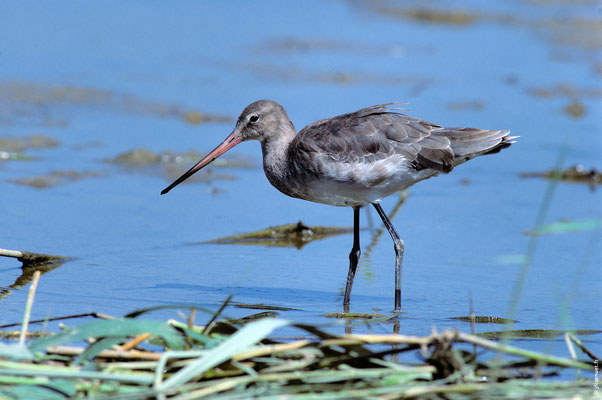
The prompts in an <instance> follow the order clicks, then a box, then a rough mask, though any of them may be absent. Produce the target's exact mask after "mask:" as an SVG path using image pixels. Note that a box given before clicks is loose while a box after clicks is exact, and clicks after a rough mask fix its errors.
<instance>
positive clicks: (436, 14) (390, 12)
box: [378, 7, 478, 26]
mask: <svg viewBox="0 0 602 400" xmlns="http://www.w3.org/2000/svg"><path fill="white" fill-rule="evenodd" d="M378 12H379V13H380V14H383V15H387V16H391V17H394V18H402V19H407V20H412V21H419V22H430V23H437V24H445V25H458V26H464V25H471V24H473V23H474V22H476V21H477V19H478V15H477V14H474V13H472V12H469V11H462V10H448V9H443V8H440V9H437V8H426V7H424V8H423V7H417V8H413V7H407V8H381V9H379V10H378Z"/></svg>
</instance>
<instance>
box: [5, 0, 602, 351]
mask: <svg viewBox="0 0 602 400" xmlns="http://www.w3.org/2000/svg"><path fill="white" fill-rule="evenodd" d="M419 4H420V6H418V5H419ZM597 7H598V6H597V3H596V2H594V1H591V2H588V1H583V2H576V3H574V2H547V1H527V0H514V1H490V2H481V1H468V2H462V3H459V2H449V3H446V4H442V3H440V2H435V1H432V2H431V1H428V2H420V3H418V2H396V1H377V2H368V1H365V2H364V1H309V2H298V3H294V4H293V3H288V2H268V1H260V2H253V3H251V2H243V1H238V2H233V3H229V5H228V6H227V7H226V6H224V5H222V4H221V3H218V2H199V3H177V4H171V3H143V2H129V3H125V4H124V3H121V2H98V3H77V4H70V5H69V6H67V5H66V4H63V3H61V2H43V3H37V2H17V1H8V2H4V3H3V5H2V8H3V11H2V14H3V19H4V22H3V23H2V24H0V37H3V38H8V39H10V40H6V41H5V42H4V43H3V45H2V48H1V53H2V60H3V62H2V68H1V69H0V186H1V187H2V189H1V190H0V209H1V210H2V216H3V223H2V226H3V228H2V234H0V247H2V248H6V249H15V250H27V251H33V252H40V253H48V254H55V255H61V256H67V257H69V258H70V259H69V260H68V261H66V262H65V263H64V264H60V265H58V266H56V267H55V268H47V267H46V268H45V270H44V272H45V273H44V274H43V276H42V278H41V280H40V284H39V287H38V290H37V295H36V301H35V305H34V308H33V312H32V318H33V319H43V318H45V317H53V316H60V315H69V314H79V313H87V312H101V313H105V314H110V315H115V316H121V315H124V314H126V313H127V312H130V311H132V310H135V309H137V308H144V307H149V306H155V305H167V304H195V305H200V306H204V307H207V308H210V309H217V308H218V307H219V305H220V304H221V302H222V301H224V300H225V299H226V298H227V296H228V295H230V294H232V295H233V298H232V302H233V303H232V304H233V305H234V306H230V307H228V308H227V309H226V310H225V311H224V314H225V315H227V316H231V317H233V318H240V317H244V316H246V315H249V314H252V313H255V312H264V311H266V309H267V310H268V311H275V312H276V313H277V314H278V315H279V316H281V317H283V318H287V319H292V320H295V321H299V322H309V323H314V324H325V325H332V326H330V328H329V329H330V330H332V331H333V332H343V331H344V330H345V329H347V330H352V331H353V332H356V333H361V332H375V333H390V332H392V331H393V330H394V329H399V331H401V332H403V333H405V334H409V335H425V334H428V333H430V332H431V330H432V329H433V328H436V329H438V330H442V329H444V328H450V327H451V328H454V327H458V328H460V329H461V330H463V331H469V330H470V323H469V322H467V321H466V319H462V318H459V319H458V318H455V317H463V316H467V315H469V313H470V311H471V309H470V303H471V302H472V308H473V310H474V312H475V314H476V315H478V316H482V318H483V319H482V322H483V323H478V324H476V329H477V331H478V332H486V331H500V330H503V325H499V324H497V323H496V322H499V319H501V318H506V317H508V318H511V319H514V320H516V321H517V322H516V323H515V324H514V325H513V329H516V330H522V331H524V332H527V331H528V330H565V329H581V330H594V331H587V332H586V333H589V334H588V335H584V336H581V339H582V340H583V342H584V343H587V345H588V346H589V347H590V349H592V350H593V351H594V352H595V353H598V354H599V353H602V335H601V334H600V333H596V331H595V330H598V329H600V328H601V327H602V318H601V317H600V311H599V310H600V297H601V295H602V272H601V268H600V267H601V263H600V260H602V252H601V246H600V232H601V231H600V218H601V204H602V190H601V188H600V186H599V171H600V169H601V168H602V165H601V162H600V161H601V160H600V153H601V151H602V136H601V134H602V123H601V121H602V108H601V107H600V101H601V98H602V86H600V75H601V74H602V72H601V71H602V68H601V66H602V59H601V57H600V56H601V52H600V49H601V47H602V43H601V42H600V38H601V37H602V32H601V29H600V25H599V21H598V20H595V15H596V13H597V12H598V11H597ZM258 10H261V12H258ZM251 15H252V16H253V18H252V20H250V19H249V16H251ZM596 37H597V39H596ZM261 98H271V99H274V100H276V101H278V102H280V103H281V104H283V105H284V107H285V108H286V109H287V111H288V113H289V116H290V117H291V119H292V121H293V122H294V123H295V126H296V128H297V129H301V128H302V127H303V126H305V125H306V124H308V123H310V122H313V121H315V120H317V119H320V118H325V117H329V116H334V115H337V114H342V113H345V112H350V111H354V110H356V109H359V108H361V107H364V106H369V105H373V104H380V103H385V102H391V101H407V102H408V104H405V105H403V107H404V108H405V109H407V110H408V111H407V113H409V114H410V115H412V116H416V117H419V118H423V119H427V120H430V121H432V122H435V123H440V124H444V125H447V126H473V127H479V128H488V129H511V130H512V133H513V134H514V135H518V136H520V139H519V140H518V142H517V143H516V144H515V145H513V146H512V147H511V148H509V149H507V150H504V151H503V152H501V153H499V154H495V155H492V156H487V157H481V158H478V159H476V160H472V161H471V162H469V163H467V164H464V165H462V166H460V167H458V168H457V169H456V170H454V171H453V172H452V174H450V175H448V176H439V177H436V178H432V179H429V180H427V181H424V182H421V183H419V184H417V185H415V186H414V187H412V188H410V190H409V191H408V193H407V199H406V200H405V202H404V203H403V205H401V207H397V206H398V203H399V202H400V197H398V196H391V197H390V198H387V199H385V200H384V201H383V203H382V204H383V208H384V209H385V211H387V212H392V211H394V210H395V209H396V208H398V209H397V210H396V213H395V215H394V218H393V219H392V221H393V223H394V224H395V226H396V228H397V230H398V232H399V233H400V235H401V236H402V237H403V238H404V240H405V243H406V252H405V258H404V269H403V287H402V304H403V310H402V314H401V316H400V317H399V319H398V320H397V323H395V324H393V323H390V322H389V323H370V320H369V319H358V320H355V322H354V323H353V325H352V326H350V325H349V324H347V325H345V324H344V323H340V324H337V323H336V322H335V321H339V320H337V319H333V318H327V317H331V316H336V315H337V314H336V313H339V312H341V311H342V291H343V289H344V285H345V278H346V274H347V267H348V253H349V250H350V248H351V244H352V235H351V232H352V231H351V225H352V221H353V219H352V215H353V213H352V210H351V209H347V208H335V207H330V206H325V205H319V204H312V203H308V202H304V201H301V200H296V199H291V198H287V197H286V196H284V195H282V194H281V193H279V192H278V191H277V190H276V189H274V188H273V187H272V186H271V185H270V184H269V182H268V181H267V180H266V179H265V176H264V174H263V171H262V169H261V152H260V148H259V145H258V144H257V143H255V142H251V143H245V144H242V145H240V146H238V147H237V148H236V149H235V150H233V151H231V152H229V153H228V154H227V155H225V156H224V157H223V158H220V160H218V161H219V162H215V163H213V164H212V165H211V166H210V167H209V168H207V169H206V170H204V171H203V172H202V173H200V174H197V175H195V178H196V180H191V181H190V182H187V183H186V184H185V185H181V186H180V187H178V188H177V190H174V191H173V192H171V193H170V194H169V195H168V196H160V195H159V192H160V191H161V189H163V188H164V187H165V186H166V185H167V184H168V183H169V182H171V181H172V180H173V179H174V178H175V177H177V176H178V175H179V174H180V173H181V172H182V171H185V170H186V169H188V168H189V167H190V166H191V165H192V164H193V163H195V162H196V161H197V160H198V157H199V156H202V155H203V154H205V153H206V152H207V151H209V150H211V149H212V148H213V147H215V146H216V145H217V144H218V143H220V142H221V140H222V139H223V138H224V137H225V136H226V135H227V134H228V133H229V132H230V131H231V129H232V127H233V125H234V123H235V120H236V118H237V116H238V114H239V113H240V111H241V110H242V109H243V107H244V106H245V105H247V104H248V103H250V102H252V101H254V100H257V99H261ZM573 165H581V166H582V168H583V169H584V170H585V171H590V172H591V173H592V174H590V175H591V176H592V180H593V182H591V181H588V180H587V179H584V178H583V177H580V178H578V179H573V182H566V181H564V180H561V181H559V182H556V181H554V180H550V179H549V178H550V177H552V176H553V174H552V173H550V172H549V171H552V170H554V169H562V170H569V169H570V168H571V167H572V166H573ZM596 173H597V175H596ZM525 175H526V176H525ZM569 175H570V174H569ZM596 176H598V178H596ZM582 178H583V179H582ZM596 179H597V180H596ZM300 221H302V222H300ZM361 221H362V228H363V229H362V232H361V244H362V250H363V253H362V258H361V260H360V266H359V270H358V275H357V277H356V282H355V285H354V288H353V292H352V297H351V312H353V313H357V314H363V315H365V314H381V315H390V313H391V310H392V308H393V267H394V253H393V248H392V243H391V240H390V238H389V236H388V234H387V232H386V230H383V228H382V226H381V224H380V222H379V218H378V216H377V215H376V214H375V213H373V212H372V210H364V211H362V220H361ZM298 223H301V224H302V225H298ZM283 225H289V226H288V227H284V229H285V231H286V229H288V231H287V232H289V233H291V232H293V235H296V236H295V237H294V239H293V241H290V242H288V243H287V242H286V241H284V242H279V241H278V240H277V239H273V238H270V239H268V238H267V237H266V236H265V232H263V233H262V234H263V235H264V236H261V235H260V237H259V238H255V240H253V241H252V242H251V243H247V244H245V243H241V239H244V238H245V236H244V235H246V234H248V233H250V232H256V231H260V230H264V229H268V228H269V230H270V231H271V230H273V229H272V228H271V227H281V226H283ZM303 227H305V228H308V229H312V228H313V231H312V232H311V233H310V232H308V231H307V229H304V228H303ZM316 227H318V228H316ZM236 235H243V236H242V238H241V237H240V236H238V237H237V236H236ZM310 236H311V237H310ZM223 238H227V240H220V239H223ZM225 241H229V243H230V244H224V242H225ZM525 264H528V269H527V270H525V269H524V266H525ZM521 271H523V272H524V271H526V275H525V276H524V280H520V279H519V277H520V276H521ZM28 276H29V277H30V276H31V274H30V271H25V273H24V272H23V271H22V269H21V266H20V263H19V262H17V261H16V260H15V259H11V258H3V257H0V287H1V288H2V292H1V294H0V325H2V324H8V323H13V322H18V321H20V319H21V316H22V313H23V308H24V304H25V298H26V296H27V279H28V278H27V277H28ZM24 277H25V278H24ZM521 285H522V286H521ZM517 288H520V290H518V289H517ZM517 293H519V295H518V296H517ZM513 299H514V300H516V301H517V303H516V304H514V303H513ZM253 305H256V306H253ZM237 306H238V307H237ZM511 309H514V311H515V312H513V313H512V315H508V312H509V310H511ZM183 310H184V311H186V310H185V309H184V308H183ZM186 312H187V311H186ZM153 316H154V317H156V318H157V319H167V318H171V317H174V316H176V317H177V315H176V312H175V311H174V310H159V311H157V312H155V313H154V314H153ZM198 318H199V321H198V322H199V323H201V322H202V321H201V320H200V319H202V318H203V317H198ZM55 327H56V325H53V324H50V328H52V329H54V328H55ZM531 332H533V331H531ZM285 334H286V331H285V332H284V333H283V335H285ZM524 336H526V337H528V339H517V340H521V341H522V342H523V343H524V345H525V346H526V347H528V348H533V349H536V350H542V351H546V352H551V353H555V354H558V355H562V356H568V353H567V349H566V346H565V345H564V341H563V339H562V337H561V336H560V337H558V336H552V335H544V336H551V337H546V338H545V339H537V340H535V339H534V338H533V334H531V335H528V334H525V335H524Z"/></svg>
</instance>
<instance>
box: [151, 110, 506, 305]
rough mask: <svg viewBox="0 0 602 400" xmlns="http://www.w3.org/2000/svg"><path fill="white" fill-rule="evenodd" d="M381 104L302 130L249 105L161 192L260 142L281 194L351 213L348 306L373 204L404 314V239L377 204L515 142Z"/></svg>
mask: <svg viewBox="0 0 602 400" xmlns="http://www.w3.org/2000/svg"><path fill="white" fill-rule="evenodd" d="M395 104H399V103H389V104H382V105H377V106H372V107H367V108H363V109H361V110H359V111H356V112H352V113H349V114H343V115H339V116H337V117H333V118H327V119H322V120H320V121H316V122H314V123H312V124H310V125H308V126H306V127H305V128H303V129H302V130H301V131H300V132H299V133H297V132H296V131H295V127H294V126H293V123H292V122H291V120H290V119H289V117H288V115H287V114H286V111H285V110H284V108H283V107H282V106H281V105H280V104H278V103H276V102H274V101H271V100H260V101H256V102H254V103H251V104H249V105H248V106H247V107H246V108H245V109H244V110H243V112H242V114H240V116H239V117H238V121H237V122H236V127H235V128H234V130H233V131H232V133H231V134H230V135H229V136H228V137H227V138H226V139H225V140H224V141H223V142H222V144H220V145H219V146H217V147H216V148H215V149H214V150H213V151H211V152H210V153H209V154H208V155H207V156H206V157H205V158H203V159H202V160H201V161H199V162H198V163H197V164H196V165H194V166H193V167H192V168H190V170H188V171H187V172H186V173H184V174H183V175H182V176H181V177H179V178H178V179H177V180H176V181H175V182H173V183H172V184H171V185H169V186H168V187H167V188H165V189H164V190H163V191H162V192H161V194H165V193H167V192H169V191H170V190H171V189H173V188H174V187H175V186H176V185H178V184H180V183H182V182H183V181H184V180H186V179H187V178H188V177H190V176H191V175H192V174H194V173H195V172H197V171H198V170H200V169H201V168H203V167H204V166H206V165H207V164H209V163H211V162H212V161H214V160H215V159H216V158H217V157H219V156H220V155H222V154H224V153H225V152H226V151H228V150H230V149H231V148H232V147H234V146H236V145H237V144H239V143H240V142H243V141H247V140H258V141H259V142H260V143H261V150H262V152H263V170H264V172H265V175H266V177H267V178H268V180H269V181H270V183H271V184H272V185H273V186H274V187H275V188H276V189H278V190H279V191H281V192H282V193H284V194H286V195H288V196H291V197H296V198H299V199H304V200H309V201H313V202H316V203H323V204H330V205H333V206H341V207H342V206H345V207H352V208H353V247H352V249H351V253H350V254H349V272H348V274H347V284H346V286H345V294H344V296H343V305H344V307H345V309H348V306H349V296H350V294H351V287H352V285H353V278H354V277H355V270H356V268H357V264H358V260H359V258H360V254H361V251H360V236H359V219H360V208H361V207H363V206H365V205H368V204H372V205H373V206H374V208H375V209H376V212H377V213H378V215H379V216H380V218H381V219H382V221H383V223H384V225H385V227H386V228H387V230H388V231H389V234H390V235H391V238H392V239H393V244H394V249H395V308H394V311H395V312H399V311H401V266H402V259H403V251H404V242H403V241H402V239H401V238H400V237H399V235H398V233H397V232H396V231H395V228H394V227H393V225H392V224H391V221H389V218H388V217H387V215H386V214H385V212H384V211H383V209H382V207H381V206H380V204H379V203H380V200H381V199H382V198H384V197H386V196H389V195H391V194H393V193H395V192H398V191H400V190H402V189H405V188H407V187H409V186H411V185H413V184H414V183H416V182H419V181H421V180H423V179H427V178H430V177H432V176H434V175H437V174H439V173H441V172H442V173H448V172H450V171H451V170H452V169H453V168H454V167H455V166H456V165H459V164H462V163H464V162H466V161H468V160H470V159H472V158H474V157H477V156H480V155H483V154H490V153H496V152H498V151H500V150H501V149H504V148H506V147H508V146H510V145H511V144H512V143H513V141H512V139H515V138H516V137H510V136H508V133H509V132H510V131H508V130H491V131H489V130H484V129H475V128H446V127H443V126H441V125H437V124H433V123H431V122H427V121H423V120H420V119H418V118H413V117H410V116H407V115H405V114H402V113H400V112H399V109H396V108H394V107H393V106H394V105H395Z"/></svg>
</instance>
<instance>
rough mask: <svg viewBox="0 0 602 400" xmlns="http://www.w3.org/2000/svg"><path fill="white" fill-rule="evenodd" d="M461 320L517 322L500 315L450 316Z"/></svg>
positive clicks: (478, 322) (494, 322) (501, 322)
mask: <svg viewBox="0 0 602 400" xmlns="http://www.w3.org/2000/svg"><path fill="white" fill-rule="evenodd" d="M450 319H455V320H458V321H463V322H474V323H476V324H513V323H515V322H518V321H516V320H513V319H508V318H501V317H489V316H486V315H468V316H466V317H450Z"/></svg>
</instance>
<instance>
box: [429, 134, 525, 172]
mask: <svg viewBox="0 0 602 400" xmlns="http://www.w3.org/2000/svg"><path fill="white" fill-rule="evenodd" d="M509 133H510V131H509V130H497V131H487V130H483V129H476V128H442V129H437V130H434V131H432V132H431V135H436V136H444V137H446V138H448V139H449V141H450V146H451V148H452V151H453V153H454V161H453V165H454V167H455V166H456V165H459V164H462V163H464V162H466V161H468V160H471V159H473V158H475V157H478V156H482V155H485V154H493V153H497V152H499V151H501V150H502V149H505V148H507V147H510V145H511V144H512V143H514V142H515V140H514V139H516V138H518V136H508V134H509Z"/></svg>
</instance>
